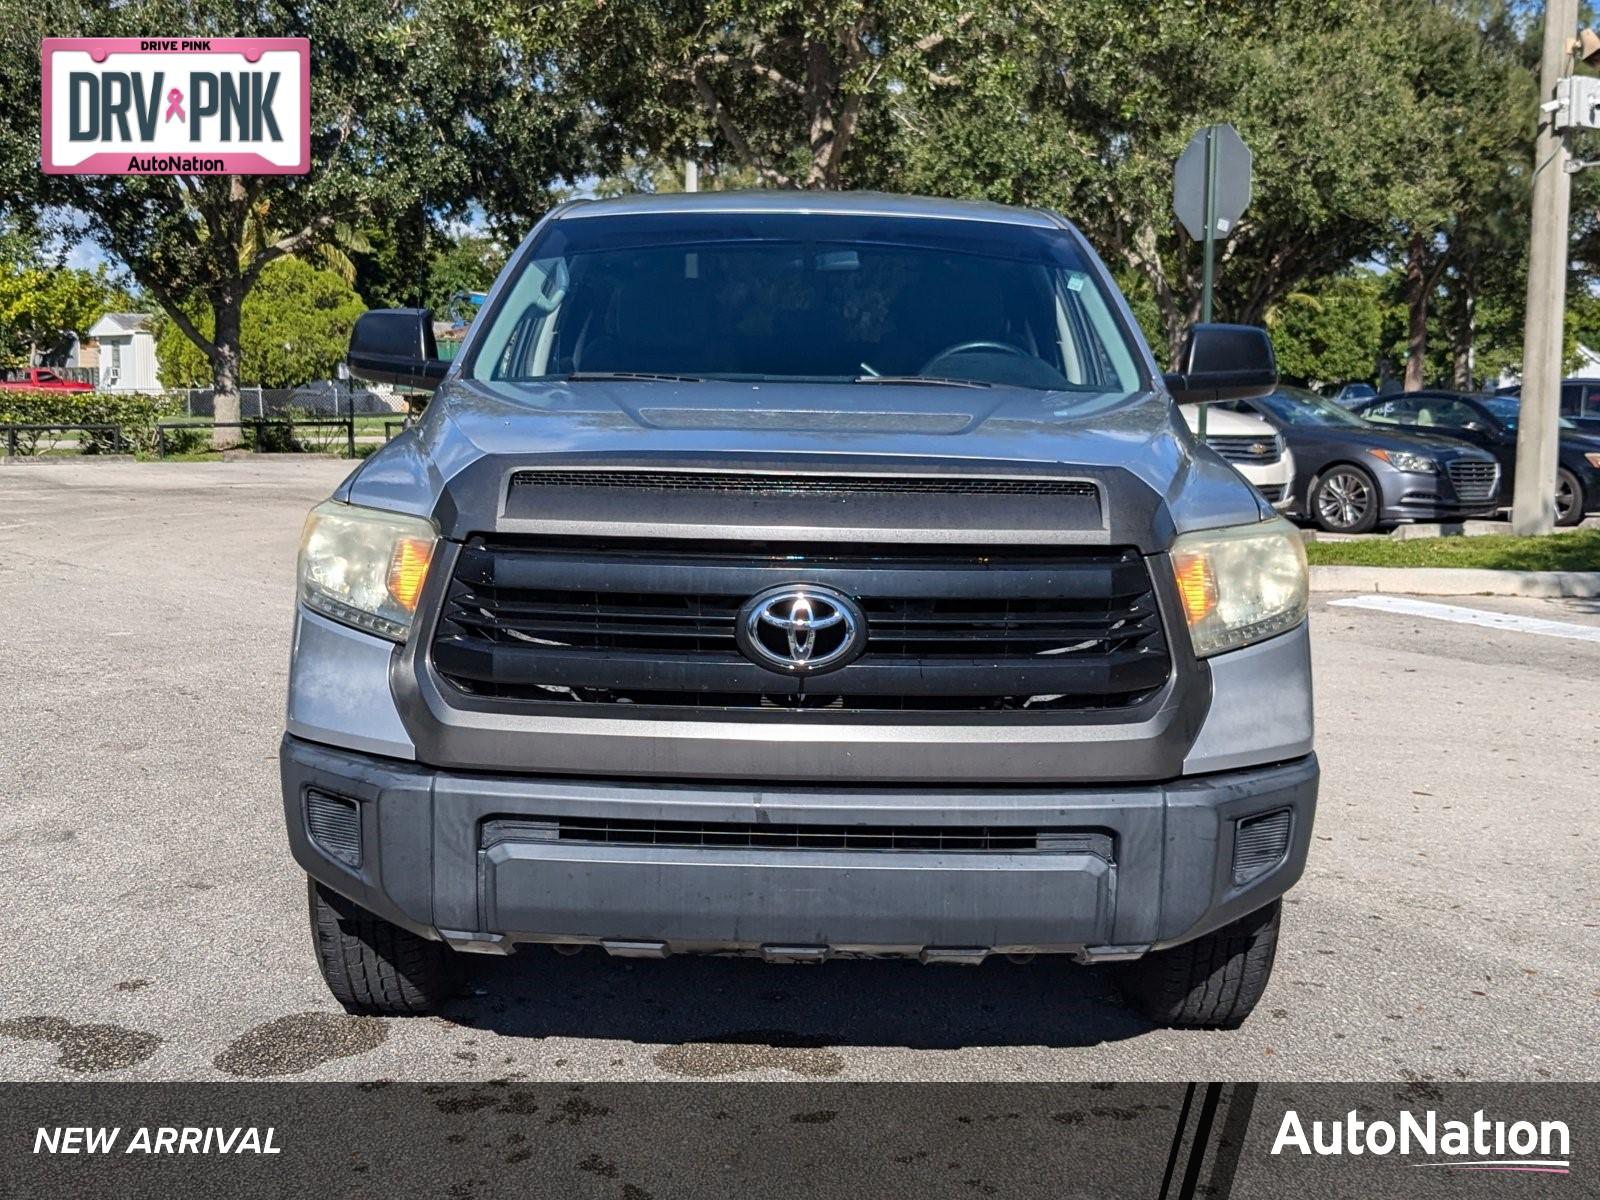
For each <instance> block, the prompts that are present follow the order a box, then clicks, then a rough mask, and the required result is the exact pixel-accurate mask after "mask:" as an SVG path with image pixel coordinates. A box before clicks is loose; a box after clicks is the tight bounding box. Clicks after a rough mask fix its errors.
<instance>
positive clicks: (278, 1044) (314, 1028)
mask: <svg viewBox="0 0 1600 1200" xmlns="http://www.w3.org/2000/svg"><path fill="white" fill-rule="evenodd" d="M388 1036H389V1028H388V1026H386V1025H385V1024H384V1023H383V1022H382V1021H380V1020H378V1018H376V1017H350V1016H344V1015H342V1014H335V1013H319V1012H306V1013H293V1014H291V1015H289V1016H286V1017H278V1018H277V1019H276V1020H273V1021H268V1022H267V1023H266V1024H264V1025H257V1026H256V1027H255V1028H254V1029H250V1030H246V1031H245V1032H244V1033H242V1034H240V1035H239V1036H238V1037H237V1038H235V1039H234V1040H233V1041H232V1042H230V1043H229V1045H228V1047H227V1049H225V1050H223V1052H222V1053H221V1054H219V1055H217V1057H216V1058H214V1059H213V1060H212V1065H213V1066H215V1067H216V1068H217V1070H219V1071H226V1072H227V1073H228V1074H229V1075H238V1076H242V1077H244V1078H246V1079H265V1078H268V1077H270V1076H274V1075H299V1074H300V1073H302V1072H304V1071H309V1070H311V1069H312V1068H313V1067H320V1066H321V1065H322V1064H323V1063H326V1062H332V1061H333V1060H334V1059H336V1058H350V1057H351V1056H353V1055H356V1054H365V1053H366V1052H367V1051H369V1050H374V1049H376V1048H377V1047H378V1046H380V1045H382V1044H383V1040H384V1039H385V1038H387V1037H388Z"/></svg>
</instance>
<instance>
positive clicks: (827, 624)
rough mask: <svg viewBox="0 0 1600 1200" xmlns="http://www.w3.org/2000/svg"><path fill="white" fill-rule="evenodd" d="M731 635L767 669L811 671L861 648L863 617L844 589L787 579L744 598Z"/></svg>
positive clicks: (843, 660) (841, 662)
mask: <svg viewBox="0 0 1600 1200" xmlns="http://www.w3.org/2000/svg"><path fill="white" fill-rule="evenodd" d="M735 636H736V639H737V641H738V643H739V649H740V650H741V651H742V652H743V653H744V655H745V657H746V658H748V659H750V661H751V662H754V663H756V664H757V665H759V666H763V667H765V668H767V670H769V671H781V672H783V673H784V674H785V675H816V674H820V673H821V672H823V671H832V670H837V669H838V668H839V667H842V666H845V665H846V664H847V663H849V662H851V661H852V660H854V659H855V658H856V657H857V656H858V655H859V654H860V653H861V651H862V650H863V649H864V648H865V646H866V640H867V620H866V617H865V616H864V615H863V614H862V612H861V609H860V608H859V607H858V606H857V605H856V602H855V601H854V600H852V599H850V597H848V596H846V595H845V594H844V593H843V592H836V591H834V590H833V589H832V588H826V587H820V586H817V585H815V584H800V583H796V584H787V585H785V586H783V587H776V588H771V589H769V590H768V591H765V592H762V593H761V594H760V595H757V596H753V597H752V598H751V599H750V600H748V601H747V602H746V603H745V605H744V607H743V608H741V609H740V610H739V618H738V625H737V627H736V630H735Z"/></svg>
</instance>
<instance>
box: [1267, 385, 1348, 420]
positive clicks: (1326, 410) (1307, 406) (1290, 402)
mask: <svg viewBox="0 0 1600 1200" xmlns="http://www.w3.org/2000/svg"><path fill="white" fill-rule="evenodd" d="M1256 403H1257V404H1258V405H1260V406H1261V407H1262V408H1264V409H1266V410H1267V412H1268V413H1270V414H1271V415H1272V416H1274V417H1276V418H1277V419H1278V420H1280V421H1282V422H1283V423H1284V424H1285V425H1327V426H1336V427H1339V428H1350V427H1356V428H1360V427H1361V426H1364V425H1365V424H1366V422H1365V421H1363V420H1362V419H1361V418H1360V417H1358V416H1356V415H1355V413H1353V412H1351V411H1350V410H1349V409H1346V408H1340V407H1339V406H1338V405H1337V404H1335V403H1333V402H1332V401H1331V400H1324V399H1323V398H1322V397H1321V396H1319V395H1317V394H1316V393H1315V392H1307V391H1303V390H1302V389H1300V388H1279V389H1278V390H1277V391H1275V392H1273V393H1272V394H1271V395H1270V396H1263V397H1262V398H1261V399H1259V400H1257V401H1256Z"/></svg>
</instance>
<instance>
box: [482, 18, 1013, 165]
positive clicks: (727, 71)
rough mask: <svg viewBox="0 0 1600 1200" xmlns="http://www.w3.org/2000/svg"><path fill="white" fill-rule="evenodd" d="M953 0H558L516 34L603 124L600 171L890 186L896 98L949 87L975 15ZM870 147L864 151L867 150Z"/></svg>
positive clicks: (518, 25)
mask: <svg viewBox="0 0 1600 1200" xmlns="http://www.w3.org/2000/svg"><path fill="white" fill-rule="evenodd" d="M995 7H996V6H994V5H992V4H977V5H973V4H960V3H956V2H954V0H882V2H873V3H868V2H867V0H633V2H630V3H628V4H604V3H601V4H596V3H595V2H594V0H554V2H552V3H547V4H542V5H538V6H533V7H532V8H531V9H530V8H529V7H527V6H520V5H519V6H514V7H513V9H512V10H511V13H512V17H513V19H510V20H508V22H507V24H508V33H509V35H510V36H514V37H515V38H516V39H517V40H518V41H519V44H521V45H522V46H524V47H526V48H527V49H528V51H529V52H530V54H532V55H534V56H537V57H539V58H540V59H541V60H542V61H544V62H545V63H546V64H547V70H548V76H549V78H551V79H553V80H554V81H555V83H556V86H557V87H558V88H559V89H561V90H563V91H564V92H568V93H570V94H573V95H575V96H579V97H582V99H583V100H584V101H585V102H587V103H589V104H592V105H593V107H594V109H595V111H596V112H597V113H598V114H599V116H600V118H601V125H600V133H601V147H602V151H603V152H602V155H601V159H602V161H603V162H605V163H608V164H610V166H611V168H612V169H613V170H614V169H616V168H617V167H618V166H620V164H621V163H623V162H624V161H625V160H626V159H627V158H628V157H629V156H630V155H632V154H634V153H636V152H644V153H646V154H649V155H653V156H655V157H656V158H658V159H666V160H677V159H679V158H683V157H689V156H693V157H699V150H698V145H699V143H700V142H701V141H702V140H704V141H706V142H709V143H710V146H711V151H712V157H713V158H715V159H716V160H718V161H720V162H728V163H732V164H734V165H735V166H738V167H742V168H745V169H748V170H750V171H752V172H753V173H754V175H755V176H756V178H757V179H759V181H760V182H761V183H762V184H763V185H765V186H770V187H804V188H838V187H842V186H846V185H847V184H850V185H853V186H861V185H862V184H863V183H864V182H867V183H870V182H877V181H878V179H880V178H881V176H879V175H878V174H877V173H876V172H874V171H873V170H872V168H871V167H870V166H869V165H868V164H869V163H870V161H871V159H872V156H873V150H872V146H871V143H872V142H873V141H874V140H875V139H879V138H881V137H882V136H883V135H884V134H886V133H887V132H889V130H888V126H887V125H886V122H885V117H886V109H887V105H888V102H889V99H890V97H891V95H893V94H895V92H896V91H898V90H904V89H906V88H913V89H925V88H928V87H940V86H944V85H946V84H948V83H949V82H951V81H953V80H954V79H955V78H956V76H957V74H958V73H959V71H960V69H961V65H962V61H963V55H962V54H961V53H960V49H961V47H962V46H964V45H966V44H967V35H968V34H969V33H971V32H972V31H973V30H972V28H971V27H972V26H974V21H973V18H974V12H975V10H976V9H992V8H995ZM863 142H865V143H867V144H866V145H865V146H864V145H863Z"/></svg>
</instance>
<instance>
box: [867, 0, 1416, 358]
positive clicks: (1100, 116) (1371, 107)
mask: <svg viewBox="0 0 1600 1200" xmlns="http://www.w3.org/2000/svg"><path fill="white" fill-rule="evenodd" d="M1414 2H1417V0H1402V3H1401V4H1399V5H1394V4H1390V3H1388V2H1387V0H1347V2H1345V3H1341V4H1338V5H1327V4H1325V3H1320V2H1316V0H1279V2H1277V3H1274V4H1271V5H1228V4H1208V5H1200V4H1193V3H1187V2H1185V0H1153V2H1152V3H1150V4H1147V5H1142V6H1131V5H1127V4H1124V3H1120V2H1118V0H1086V2H1084V3H1079V4H1074V5H1072V6H1071V7H1057V8H1052V9H1050V10H1048V11H1044V10H1037V11H1035V12H1034V13H1033V14H1032V15H1030V16H1028V17H1027V18H1025V19H1024V20H1023V21H1021V22H1014V23H1012V24H1010V25H1009V26H1007V25H1003V24H1001V23H999V22H993V23H991V24H990V25H988V26H987V27H986V28H987V30H988V37H989V38H990V39H991V40H990V50H989V52H988V53H986V54H983V55H980V56H977V59H976V63H977V65H976V66H975V67H973V68H972V69H969V70H968V71H966V72H965V73H964V74H963V76H962V78H961V79H960V81H959V82H957V83H954V84H952V85H950V86H949V87H948V88H946V89H943V90H941V91H940V93H939V94H938V97H937V103H924V102H921V101H920V98H919V97H916V96H908V97H906V98H903V99H900V100H897V102H896V104H895V105H894V111H895V113H896V116H897V121H898V123H899V125H900V126H901V128H902V129H903V130H904V135H905V136H904V137H903V139H902V142H901V145H902V149H903V153H904V155H905V164H906V171H905V175H906V178H907V180H908V182H909V184H910V186H911V187H912V188H913V189H915V190H937V191H940V192H944V193H946V194H954V195H981V196H984V197H985V198H988V199H993V200H998V201H1003V202H1009V203H1025V204H1038V205H1044V206H1047V207H1051V208H1055V209H1057V210H1059V211H1061V212H1062V213H1064V214H1065V215H1067V216H1069V217H1071V218H1072V219H1073V220H1074V221H1076V222H1077V223H1078V224H1079V225H1080V227H1082V228H1083V229H1084V231H1085V233H1086V234H1087V235H1088V236H1089V238H1090V240H1091V241H1092V242H1093V243H1094V244H1095V245H1096V246H1097V247H1098V248H1099V249H1100V250H1101V252H1102V253H1103V254H1105V255H1106V257H1107V258H1108V259H1109V260H1110V261H1111V262H1112V263H1113V265H1114V266H1116V267H1118V268H1127V269H1130V270H1131V271H1133V272H1136V273H1137V275H1138V277H1139V280H1140V282H1139V283H1138V284H1137V286H1136V288H1135V290H1136V291H1137V292H1138V293H1139V294H1140V295H1141V296H1142V297H1143V302H1144V303H1146V304H1147V305H1149V306H1150V308H1151V309H1153V312H1154V314H1155V317H1156V319H1157V324H1158V329H1157V330H1156V332H1157V334H1158V336H1157V337H1155V338H1153V339H1152V341H1153V342H1155V344H1156V345H1157V346H1158V347H1160V348H1165V350H1166V351H1167V353H1168V354H1169V355H1175V354H1176V353H1177V350H1178V347H1179V344H1180V342H1181V340H1182V337H1183V334H1184V332H1185V330H1186V329H1187V328H1188V327H1189V326H1190V325H1191V324H1192V323H1193V322H1194V321H1196V320H1198V318H1199V315H1200V306H1201V287H1200V282H1201V280H1200V275H1201V270H1200V267H1201V254H1200V248H1199V247H1198V246H1197V245H1196V244H1195V243H1194V242H1193V241H1192V240H1190V239H1189V238H1188V236H1187V235H1186V234H1184V233H1183V232H1182V231H1181V230H1180V228H1179V226H1178V224H1177V221H1176V219H1175V217H1174V215H1173V212H1172V171H1173V164H1174V162H1175V160H1176V159H1177V156H1178V154H1179V152H1180V151H1181V150H1182V148H1183V145H1184V143H1185V142H1186V141H1187V140H1188V138H1189V136H1190V135H1191V134H1192V133H1193V132H1194V131H1195V130H1196V129H1198V128H1199V127H1201V126H1203V125H1205V124H1208V123H1211V122H1215V121H1231V122H1233V123H1234V124H1235V125H1237V126H1238V128H1239V129H1240V132H1241V133H1242V134H1243V136H1244V139H1245V141H1246V142H1247V144H1249V145H1250V147H1251V148H1252V150H1253V152H1254V155H1255V172H1254V195H1253V198H1252V201H1251V205H1250V208H1249V210H1248V211H1247V213H1246V215H1245V218H1244V220H1243V221H1241V222H1240V223H1239V225H1238V226H1236V228H1235V229H1234V231H1233V232H1232V233H1231V235H1230V237H1229V238H1228V240H1227V241H1226V242H1225V243H1224V244H1223V245H1222V246H1221V247H1220V249H1219V254H1220V261H1219V270H1218V282H1217V293H1216V298H1217V305H1216V311H1217V313H1218V316H1219V317H1220V318H1221V319H1232V320H1242V321H1252V322H1259V321H1262V320H1263V319H1264V318H1265V315H1266V313H1267V312H1268V310H1269V309H1271V308H1273V307H1274V306H1275V305H1278V304H1280V303H1281V302H1282V301H1283V300H1284V299H1285V297H1287V296H1288V295H1290V294H1291V293H1293V292H1295V291H1296V290H1298V289H1300V288H1302V287H1303V286H1304V285H1305V283H1306V282H1307V281H1308V280H1315V279H1321V278H1327V277H1330V276H1333V275H1336V274H1338V273H1339V272H1340V271H1342V270H1344V269H1345V268H1346V267H1348V266H1349V264H1350V263H1351V262H1352V261H1358V260H1360V259H1361V258H1363V257H1365V256H1368V255H1370V254H1371V253H1372V252H1374V251H1375V250H1376V249H1377V248H1379V247H1380V246H1381V245H1382V244H1383V239H1384V237H1385V235H1386V233H1387V228H1388V226H1387V222H1388V219H1389V216H1390V214H1391V213H1392V211H1393V210H1394V206H1395V203H1396V198H1397V196H1398V194H1399V193H1400V192H1401V191H1402V190H1403V189H1404V187H1405V186H1406V183H1405V179H1406V173H1407V170H1408V167H1407V164H1406V162H1405V159H1404V155H1403V153H1397V149H1398V148H1401V147H1403V146H1404V144H1405V130H1406V123H1407V121H1408V120H1409V119H1410V108H1411V100H1410V86H1409V83H1408V82H1407V80H1406V79H1405V77H1404V75H1403V74H1402V73H1400V72H1397V71H1396V70H1395V67H1394V62H1395V58H1396V56H1397V55H1399V54H1400V52H1401V48H1402V47H1403V46H1404V44H1405V41H1406V38H1407V37H1408V36H1409V34H1408V31H1407V28H1406V14H1405V13H1404V12H1402V11H1398V10H1399V9H1403V8H1404V7H1405V5H1406V3H1414Z"/></svg>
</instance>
